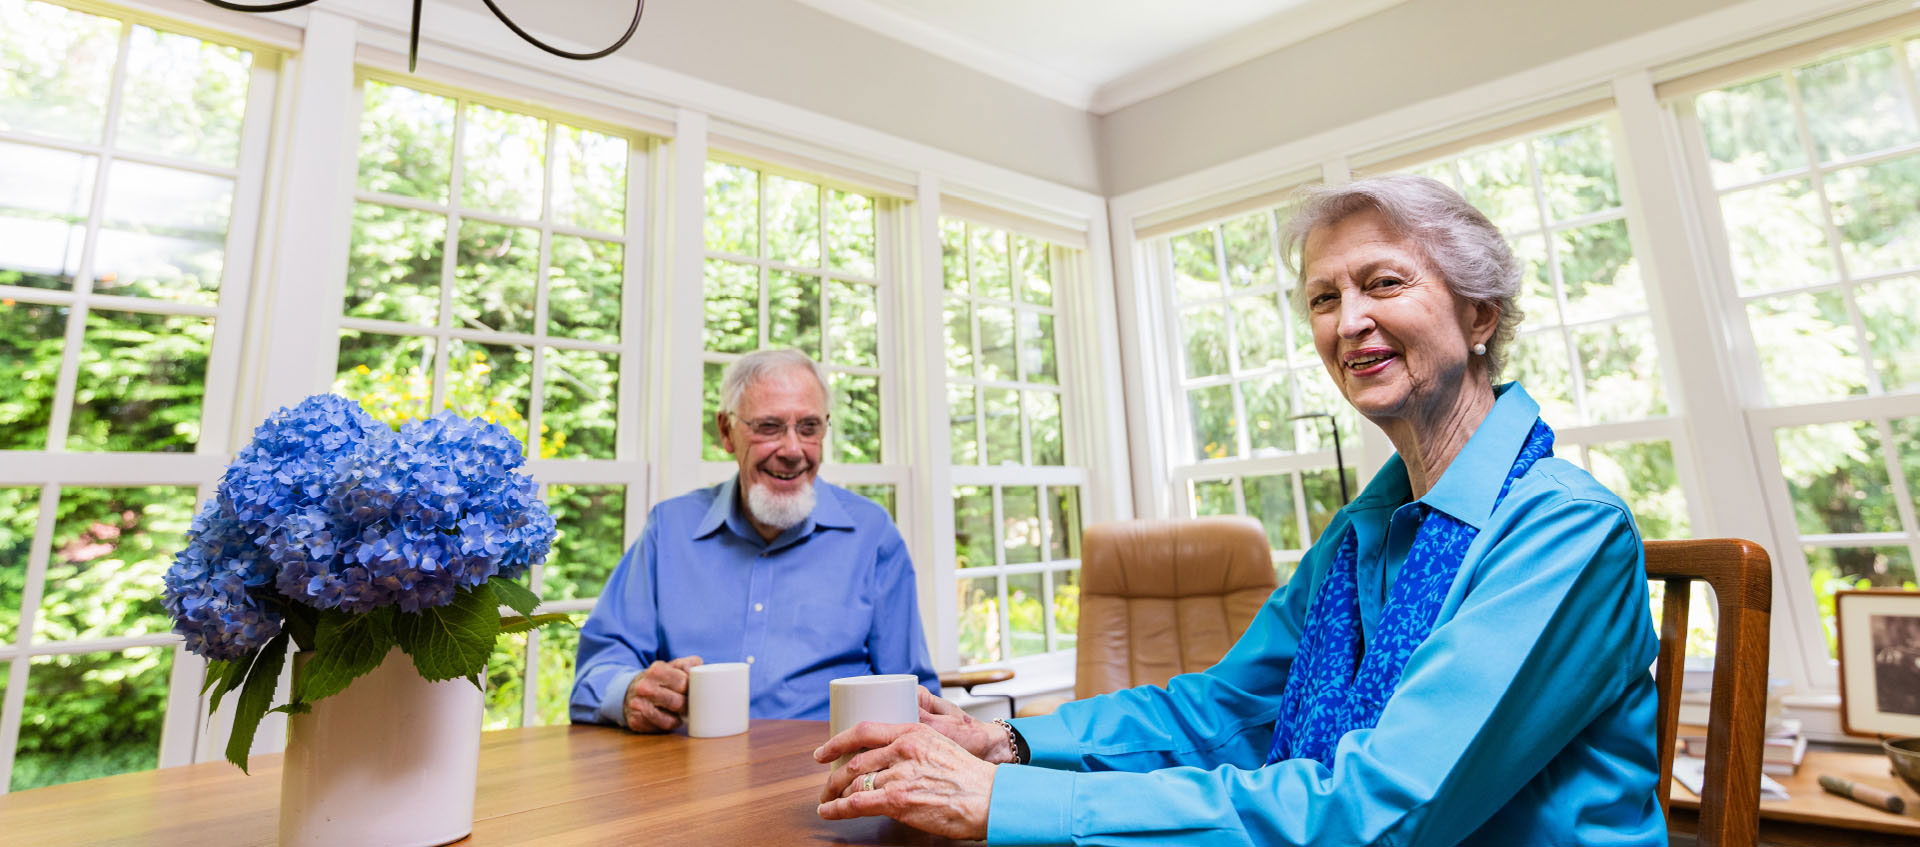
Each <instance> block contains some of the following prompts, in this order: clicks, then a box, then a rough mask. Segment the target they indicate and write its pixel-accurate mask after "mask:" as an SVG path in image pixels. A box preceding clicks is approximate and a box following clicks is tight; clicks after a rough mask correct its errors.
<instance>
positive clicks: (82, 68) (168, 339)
mask: <svg viewBox="0 0 1920 847" xmlns="http://www.w3.org/2000/svg"><path fill="white" fill-rule="evenodd" d="M267 64H269V65H271V64H272V63H271V62H269V63H267ZM269 73H270V70H269V69H262V68H261V67H260V66H259V65H258V64H257V63H256V56H255V54H254V52H253V51H251V50H249V49H245V48H241V47H234V46H229V45H223V44H218V43H214V42H210V41H206V40H203V39H200V38H197V37H193V36H187V35H180V34H176V33H171V32H167V31H165V29H164V28H156V27H155V26H150V25H147V24H145V23H141V22H137V21H128V20H120V19H115V18H111V17H105V16H101V15H95V14H88V13H85V12H80V11H76V10H72V9H67V8H63V7H61V6H58V5H54V4H50V3H41V2H31V1H30V0H0V384H5V385H6V386H7V389H6V391H5V392H4V394H5V396H4V398H3V399H0V449H4V450H11V451H17V452H18V453H21V454H29V453H33V452H41V451H45V452H54V453H57V452H102V451H110V452H115V453H121V454H125V455H124V456H121V457H117V458H116V460H115V461H116V462H117V463H118V464H119V466H120V467H121V468H122V469H123V471H122V473H124V475H125V479H124V483H125V484H123V485H113V486H107V485H99V484H94V483H80V482H75V481H71V480H64V479H55V480H47V479H34V480H22V479H20V478H19V477H18V476H17V475H16V476H10V475H9V474H8V471H7V468H8V467H9V466H12V467H16V468H17V467H19V465H12V464H11V463H8V462H4V461H0V511H4V512H5V513H6V515H7V517H5V518H0V673H4V674H5V675H6V676H7V679H6V680H5V681H0V687H5V688H7V689H11V690H14V693H15V694H16V695H17V696H19V697H20V698H21V699H20V703H19V705H18V706H17V707H16V708H18V709H19V710H20V711H19V713H18V714H13V715H4V714H0V728H4V727H8V726H12V727H17V729H16V730H15V731H14V734H13V735H5V734H4V733H5V730H4V729H0V745H5V746H7V747H8V748H9V749H8V750H7V751H5V752H7V753H9V754H10V755H0V761H4V760H9V759H10V760H11V762H12V765H11V768H10V770H9V771H7V772H4V773H0V792H4V791H9V790H23V789H26V788H32V787H38V786H42V785H51V784H55V783H60V782H68V781H72V780H77V779H86V778H91V777H96V776H106V775H110V774H115V773H121V772H124V771H128V770H137V769H143V768H150V767H153V766H154V765H155V764H157V763H158V762H159V759H160V755H161V752H162V749H161V748H162V735H163V727H164V726H165V725H167V724H168V723H171V721H169V720H168V713H169V712H170V710H173V709H183V710H193V709H196V708H197V706H198V701H197V699H196V697H195V696H194V695H195V692H194V691H191V690H180V691H175V690H173V689H172V688H171V686H170V674H171V667H172V663H173V661H174V660H175V657H176V654H177V648H176V646H175V645H176V644H177V643H178V641H179V639H178V637H177V636H174V635H173V634H172V633H171V632H170V630H171V627H172V623H171V621H170V620H169V619H168V618H167V616H166V615H165V613H164V611H162V609H161V606H160V591H161V575H162V574H163V573H164V571H165V570H166V568H167V566H168V564H169V562H170V560H171V558H172V554H173V552H174V551H175V550H177V549H179V547H180V545H181V543H182V541H183V536H184V532H185V531H186V528H187V525H188V522H189V520H190V519H191V517H192V514H193V512H194V510H195V506H196V501H197V499H198V497H199V493H200V492H199V490H198V489H199V487H200V486H201V485H202V484H203V483H204V482H206V479H204V478H202V477H203V468H204V464H203V463H201V462H198V461H197V460H195V459H194V458H193V457H191V456H185V455H177V454H187V453H194V452H198V451H199V450H200V448H201V447H202V445H201V439H202V427H203V418H205V419H206V420H218V419H220V418H221V416H224V415H226V414H227V409H228V408H229V407H230V405H231V398H230V396H229V394H230V393H231V391H232V390H233V386H232V385H231V384H214V383H210V381H209V380H210V378H211V377H210V374H209V371H210V369H211V362H212V360H213V358H214V355H215V354H214V343H215V339H216V337H218V338H222V339H227V338H228V337H229V336H230V335H231V334H233V333H236V332H238V330H239V328H240V326H239V323H238V320H237V319H238V314H237V309H236V307H235V304H236V303H240V302H244V299H240V300H236V299H234V298H235V297H242V296H243V295H244V290H243V288H244V284H245V280H246V276H247V271H248V269H247V268H244V267H238V268H236V267H230V266H229V263H228V261H227V256H228V253H229V249H228V248H229V245H228V242H229V240H230V239H234V238H238V237H240V236H237V235H235V234H234V233H232V232H230V222H231V221H232V220H233V219H234V218H236V217H243V216H245V215H248V214H250V211H249V210H243V209H235V208H234V204H235V198H236V197H238V196H243V195H245V194H246V193H247V191H246V189H245V188H244V186H247V185H253V186H257V185H258V183H259V180H260V178H261V175H260V173H259V171H260V163H259V162H258V161H251V162H243V161H242V150H243V149H256V150H257V149H261V148H260V147H259V146H256V145H258V144H259V142H261V141H262V140H263V139H264V138H265V123H264V117H262V116H259V115H255V114H250V113H249V108H250V106H251V105H252V103H253V102H254V101H255V99H256V98H255V95H256V93H257V91H258V90H261V89H264V90H271V85H272V83H271V77H270V75H269V76H267V77H266V78H265V79H264V80H263V75H267V74H269ZM255 190H257V188H256V189H255ZM236 228H240V229H244V228H243V227H236ZM246 247H247V245H244V244H241V245H239V246H237V247H236V250H235V252H237V253H240V254H242V255H244V254H245V252H246ZM69 339H73V342H72V343H70V342H69ZM225 355H231V354H225ZM159 454H176V455H159ZM15 473H16V474H17V471H16V472H15ZM63 473H64V471H63ZM75 473H81V472H80V471H76V472H75ZM28 482H30V483H32V484H23V483H28ZM48 482H51V483H53V484H52V485H50V486H45V487H43V484H44V483H48ZM6 702H7V701H6V699H5V698H4V697H0V704H4V703H6ZM0 708H4V706H0ZM176 720H177V719H176Z"/></svg>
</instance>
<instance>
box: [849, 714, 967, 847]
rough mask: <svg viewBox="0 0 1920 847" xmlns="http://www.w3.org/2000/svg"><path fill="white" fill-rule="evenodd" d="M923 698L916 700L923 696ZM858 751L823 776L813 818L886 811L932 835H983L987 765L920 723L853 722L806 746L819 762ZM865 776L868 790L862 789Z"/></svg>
mask: <svg viewBox="0 0 1920 847" xmlns="http://www.w3.org/2000/svg"><path fill="white" fill-rule="evenodd" d="M923 702H924V701H923ZM859 750H865V751H866V752H863V753H859V754H858V755H856V756H854V757H853V758H852V759H849V760H848V761H847V764H846V766H845V767H842V768H837V769H835V770H834V771H833V772H832V773H830V774H828V775H827V787H826V789H825V790H823V791H821V792H820V808H819V810H818V811H819V814H820V817H822V818H826V819H827V820H842V819H846V818H861V817H867V816H870V815H886V816H887V817H890V818H893V819H894V820H897V821H900V822H901V823H904V824H907V825H909V826H912V827H916V828H918V829H923V830H926V831H928V832H931V833H934V834H936V835H943V836H946V837H948V838H954V839H963V840H976V841H977V840H980V839H984V838H986V837H987V807H988V804H989V802H990V801H992V799H993V774H994V766H993V765H991V764H988V763H987V762H984V761H981V760H980V759H978V758H976V757H975V756H974V755H973V754H971V753H968V752H967V751H966V750H965V749H963V748H962V747H961V746H960V744H959V743H958V742H956V741H954V740H953V739H951V738H948V737H946V736H945V735H942V734H940V733H939V732H937V731H935V730H934V729H933V728H932V727H930V726H927V725H926V724H914V723H870V722H869V723H861V724H858V725H856V726H854V727H853V728H852V729H849V730H847V731H846V732H842V733H840V734H839V735H836V736H834V737H832V738H830V739H828V740H827V743H826V744H824V745H821V747H820V749H818V750H815V751H813V758H814V760H815V761H818V762H820V763H822V764H826V763H828V762H832V761H833V760H835V759H838V758H840V757H841V756H842V755H845V754H848V753H853V752H855V751H859ZM869 774H871V775H872V777H873V780H872V783H871V784H872V786H873V788H872V790H867V785H868V781H867V776H868V775H869Z"/></svg>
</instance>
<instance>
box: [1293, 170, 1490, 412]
mask: <svg viewBox="0 0 1920 847" xmlns="http://www.w3.org/2000/svg"><path fill="white" fill-rule="evenodd" d="M1369 209H1372V210H1376V211H1379V212H1380V213H1381V214H1383V215H1385V216H1386V218H1387V222H1388V223H1389V224H1391V225H1392V226H1393V228H1394V229H1396V230H1398V231H1399V232H1400V233H1401V234H1402V235H1404V236H1406V237H1407V238H1409V239H1411V240H1412V241H1413V242H1414V243H1415V244H1417V245H1419V247H1420V250H1421V252H1423V253H1425V254H1426V256H1427V260H1428V261H1430V262H1432V263H1433V266H1434V268H1435V269H1437V270H1439V271H1440V276H1441V278H1442V279H1443V280H1444V281H1445V282H1446V284H1447V288H1448V289H1449V290H1451V291H1452V292H1453V293H1454V294H1455V295H1456V296H1459V297H1462V298H1465V299H1466V300H1469V301H1471V302H1474V303H1482V304H1488V305H1492V306H1493V307H1494V308H1496V309H1499V310H1500V321H1499V323H1498V324H1497V325H1496V326H1495V327H1494V331H1493V337H1492V338H1489V339H1487V376H1488V377H1489V378H1491V379H1492V380H1493V381H1494V382H1499V381H1500V368H1501V366H1502V365H1504V364H1506V350H1507V344H1508V343H1509V342H1511V341H1513V333H1514V331H1515V330H1516V329H1518V328H1519V326H1520V319H1521V318H1522V317H1524V316H1523V315H1522V314H1521V312H1520V304H1519V295H1520V263H1519V262H1518V261H1517V260H1515V259H1514V256H1513V247H1512V246H1510V245H1508V244H1507V239H1506V237H1505V236H1503V235H1501V234H1500V228H1499V227H1496V226H1494V225H1493V222H1492V221H1489V220H1487V216H1486V215H1484V214H1481V212H1480V210H1479V209H1476V208H1474V207H1473V204H1472V203H1468V202H1467V200H1466V198H1464V197H1461V196H1460V194H1459V193H1458V192H1456V191H1454V190H1453V189H1451V188H1448V187H1447V186H1446V184H1444V183H1441V182H1439V181H1438V180H1434V179H1429V178H1427V177H1424V176H1413V175H1411V174H1390V175H1387V176H1375V177H1368V178H1366V179H1360V180H1355V181H1353V182H1349V183H1347V184H1345V185H1316V186H1309V187H1308V188H1306V189H1304V190H1303V191H1302V199H1301V201H1300V204H1299V207H1298V208H1297V209H1296V210H1295V211H1294V213H1293V217H1292V218H1291V219H1290V220H1288V222H1287V226H1286V228H1285V230H1284V231H1282V233H1281V253H1282V255H1283V256H1285V257H1286V260H1287V264H1288V265H1290V266H1291V267H1292V269H1293V271H1294V272H1295V273H1296V274H1298V273H1301V272H1302V271H1304V269H1305V268H1304V266H1305V264H1306V256H1305V251H1306V245H1307V235H1308V234H1310V233H1312V232H1313V231H1314V230H1317V229H1322V228H1325V227H1330V226H1333V225H1335V224H1338V223H1339V222H1341V221H1343V220H1346V219H1347V218H1348V217H1351V216H1353V215H1355V214H1357V213H1360V212H1364V211H1367V210H1369ZM1304 288H1305V286H1304V285H1302V286H1296V289H1295V296H1294V305H1295V307H1296V308H1302V306H1303V304H1302V302H1301V301H1302V300H1304V298H1303V297H1302V296H1300V291H1301V290H1302V289H1304Z"/></svg>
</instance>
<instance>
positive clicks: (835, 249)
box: [700, 160, 890, 464]
mask: <svg viewBox="0 0 1920 847" xmlns="http://www.w3.org/2000/svg"><path fill="white" fill-rule="evenodd" d="M879 205H880V204H879V201H877V200H876V199H875V198H873V197H872V196H869V195H866V194H862V193H860V192H857V191H852V190H844V189H841V188H838V187H834V186H831V185H826V184H823V183H820V182H815V181H810V180H807V179H804V178H800V177H796V176H789V175H787V174H784V173H780V172H776V171H772V170H769V169H766V168H761V167H756V166H753V165H748V164H736V163H733V162H729V161H720V160H713V161H709V162H708V163H707V172H706V212H707V215H706V256H707V258H706V273H705V302H706V313H705V314H706V318H705V329H704V334H703V341H702V345H701V349H702V350H704V351H705V353H706V355H705V361H706V364H705V367H704V371H703V377H702V385H703V389H704V390H703V394H704V398H705V402H703V403H702V404H701V412H702V417H701V421H700V424H701V426H700V429H701V432H702V433H704V434H705V438H704V442H703V448H702V456H703V457H704V458H705V459H706V460H708V461H727V460H729V458H730V457H729V456H728V455H727V453H726V451H725V450H723V449H722V448H721V446H720V440H719V434H718V433H717V432H715V431H714V429H713V420H714V415H715V414H716V413H717V412H718V411H719V408H720V380H721V377H722V375H723V374H724V373H725V372H726V366H727V364H728V363H729V362H731V361H733V360H734V359H736V358H738V357H739V355H740V354H744V353H749V352H752V351H754V350H758V349H761V348H766V347H795V348H798V349H800V350H802V351H804V352H806V354H807V355H809V356H812V357H813V359H814V361H817V362H819V363H820V364H821V366H822V367H823V368H825V369H826V371H827V379H828V382H829V383H830V385H829V387H830V388H831V389H832V395H833V399H832V403H833V409H832V414H833V423H832V427H831V428H830V429H829V430H828V432H827V445H826V446H825V447H824V448H823V450H824V451H825V455H827V456H829V457H831V459H832V460H833V461H837V462H845V463H850V464H878V463H881V462H883V461H885V455H884V453H883V448H884V446H885V445H884V444H883V443H882V442H883V439H882V437H881V411H882V409H881V381H882V380H881V373H882V369H881V334H882V331H883V330H882V325H883V323H885V322H884V321H882V320H881V317H880V315H881V309H880V302H881V289H882V288H883V287H884V286H885V285H886V284H887V280H888V278H889V276H890V275H888V274H886V273H885V267H886V265H885V262H884V261H883V259H882V249H881V245H880V241H879V239H878V230H879V222H878V218H879Z"/></svg>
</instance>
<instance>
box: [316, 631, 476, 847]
mask: <svg viewBox="0 0 1920 847" xmlns="http://www.w3.org/2000/svg"><path fill="white" fill-rule="evenodd" d="M307 658H308V655H307V654H297V655H296V656H295V657H294V673H295V674H298V673H300V671H301V668H302V667H303V666H304V665H305V664H306V659H307ZM484 711H485V707H484V703H483V700H482V697H481V693H480V691H479V690H478V689H476V688H474V687H473V684H472V683H469V682H467V681H466V680H464V679H454V680H448V681H445V682H427V681H426V680H424V679H421V678H420V674H419V673H418V672H417V671H415V670H414V668H413V660H412V659H410V658H408V657H407V655H406V654H405V653H402V652H400V649H399V648H397V647H396V648H394V649H393V651H392V652H389V653H388V654H387V658H386V659H385V660H384V661H382V662H381V663H380V666H379V667H377V668H375V669H374V670H373V672H371V673H369V674H367V675H366V676H363V677H360V678H359V679H356V680H354V681H353V684H351V685H348V686H347V690H345V691H342V692H340V693H339V694H335V695H333V696H332V697H328V698H325V699H323V700H320V701H319V702H317V703H314V704H313V711H312V712H310V713H308V714H304V715H293V716H291V718H290V719H289V721H288V733H287V735H288V737H287V756H286V766H285V770H284V771H283V772H282V774H281V777H280V844H281V845H282V847H290V846H291V845H322V844H326V845H334V844H353V845H366V846H367V847H372V845H386V846H387V847H427V846H428V845H437V844H446V843H448V842H452V841H457V840H459V839H461V838H465V837H466V836H467V835H468V834H469V833H471V832H472V831H473V796H474V784H475V781H476V780H477V779H478V776H479V766H480V724H481V719H482V717H483V715H484Z"/></svg>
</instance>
